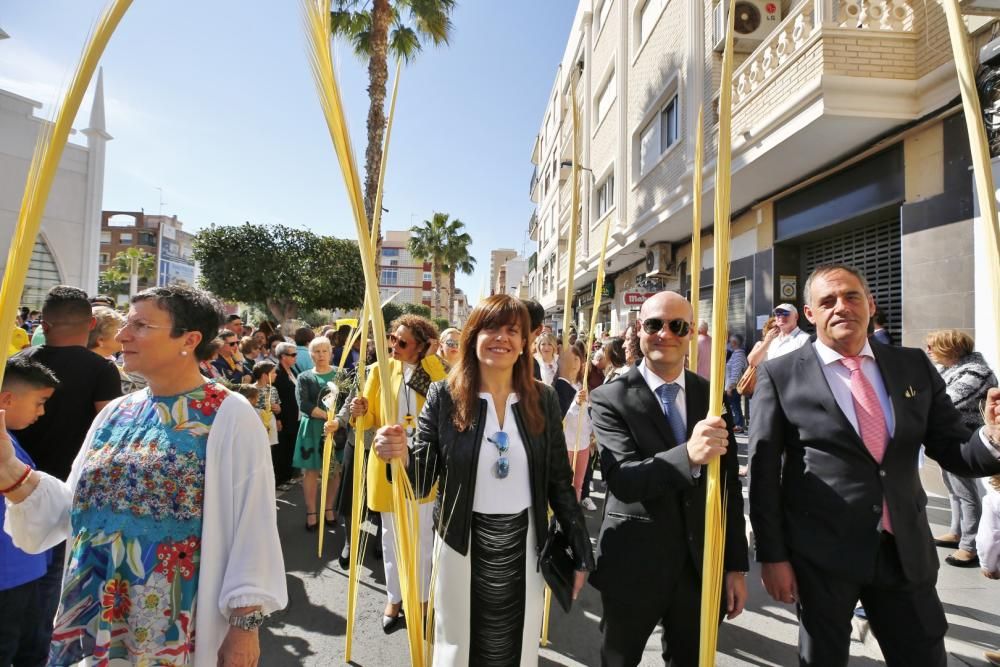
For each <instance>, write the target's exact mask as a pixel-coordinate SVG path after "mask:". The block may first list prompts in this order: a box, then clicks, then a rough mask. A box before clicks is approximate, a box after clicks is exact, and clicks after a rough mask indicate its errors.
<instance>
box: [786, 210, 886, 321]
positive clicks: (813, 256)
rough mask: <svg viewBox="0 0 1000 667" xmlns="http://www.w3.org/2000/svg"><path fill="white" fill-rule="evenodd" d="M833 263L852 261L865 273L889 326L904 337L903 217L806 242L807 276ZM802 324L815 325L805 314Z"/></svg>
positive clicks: (804, 255)
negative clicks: (811, 323) (901, 222)
mask: <svg viewBox="0 0 1000 667" xmlns="http://www.w3.org/2000/svg"><path fill="white" fill-rule="evenodd" d="M831 263H838V264H848V265H850V266H853V267H854V268H856V269H858V270H860V271H861V272H862V273H864V275H865V278H867V279H868V285H869V287H871V290H872V295H873V296H874V297H875V304H876V306H877V307H878V309H879V310H881V311H882V312H883V313H884V314H885V316H886V318H887V319H888V320H889V322H888V325H887V326H886V328H887V329H888V330H889V332H890V333H892V337H893V339H894V340H896V341H899V340H902V334H903V330H902V323H903V290H902V273H903V269H902V262H901V259H900V224H899V218H898V217H896V218H892V219H891V220H886V221H885V222H880V223H876V224H872V225H866V226H864V227H860V228H855V229H852V230H850V231H847V232H844V233H841V234H837V235H835V236H831V237H829V238H825V239H822V240H818V241H812V242H810V243H807V244H805V245H803V246H802V275H803V276H808V275H809V274H810V273H811V272H812V270H813V269H815V268H816V267H817V266H820V265H822V264H831ZM803 282H804V279H803ZM804 297H805V295H803V298H804ZM799 324H800V326H802V328H803V329H805V328H806V327H810V329H811V326H810V325H809V323H808V322H807V321H806V319H805V317H802V318H801V320H800V323H799Z"/></svg>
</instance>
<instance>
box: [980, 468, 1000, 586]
mask: <svg viewBox="0 0 1000 667" xmlns="http://www.w3.org/2000/svg"><path fill="white" fill-rule="evenodd" d="M983 483H984V484H987V485H988V484H989V480H987V479H984V480H983ZM976 552H977V553H978V555H979V566H980V567H981V568H982V569H984V570H987V571H989V572H997V571H1000V491H997V490H996V489H994V488H988V490H987V491H986V495H985V496H983V514H982V517H981V518H980V519H979V533H978V534H977V535H976Z"/></svg>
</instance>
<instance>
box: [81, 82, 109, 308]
mask: <svg viewBox="0 0 1000 667" xmlns="http://www.w3.org/2000/svg"><path fill="white" fill-rule="evenodd" d="M83 134H84V135H85V136H86V137H87V190H86V201H85V204H84V206H85V213H84V215H85V219H84V228H83V245H84V248H86V253H85V254H84V259H83V267H82V272H81V273H82V276H81V277H82V283H83V284H82V285H80V286H81V287H82V288H83V289H85V290H86V291H87V292H88V293H89V294H96V293H97V278H98V271H99V268H98V262H99V254H100V248H101V211H102V208H103V203H104V160H105V151H106V148H107V143H108V141H110V140H111V138H112V137H111V135H110V134H108V130H107V128H106V127H105V120H104V69H103V68H102V69H99V70H98V71H97V85H96V86H95V87H94V104H93V106H92V107H90V127H88V128H87V129H86V130H83Z"/></svg>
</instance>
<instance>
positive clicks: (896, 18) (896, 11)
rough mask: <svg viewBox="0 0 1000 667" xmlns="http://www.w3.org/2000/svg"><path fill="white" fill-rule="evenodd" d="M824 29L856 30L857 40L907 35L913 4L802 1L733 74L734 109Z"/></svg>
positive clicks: (887, 0) (906, 0) (869, 0)
mask: <svg viewBox="0 0 1000 667" xmlns="http://www.w3.org/2000/svg"><path fill="white" fill-rule="evenodd" d="M824 27H827V28H844V29H847V30H850V31H852V32H856V33H857V37H858V39H862V38H866V37H869V38H871V37H874V38H876V39H877V38H879V36H881V35H885V34H886V33H909V34H912V33H913V7H912V6H911V5H910V0H806V2H803V3H802V4H800V5H799V6H798V7H796V8H794V9H793V10H792V11H791V12H790V13H789V15H788V16H786V17H785V19H784V20H783V21H782V22H781V23H780V24H778V26H777V27H776V28H775V29H774V31H773V32H771V34H770V35H768V36H767V38H766V39H765V40H764V42H763V43H762V44H761V45H760V46H759V47H757V48H756V49H755V50H754V52H753V53H751V54H750V57H749V58H747V59H746V61H744V62H743V63H742V64H741V65H740V66H739V68H738V69H737V70H736V71H735V72H734V73H733V107H734V111H735V110H737V109H739V107H741V106H742V105H744V104H745V103H747V102H748V101H749V100H750V99H751V98H753V97H755V96H756V94H757V93H758V92H759V91H761V90H764V89H766V88H767V87H768V86H769V85H770V84H771V83H772V81H773V80H774V79H776V78H777V77H778V76H780V74H781V72H782V71H784V70H785V69H786V68H787V67H788V66H789V65H790V64H791V62H792V61H794V60H797V59H798V58H799V57H800V56H802V55H803V54H805V53H806V52H807V51H808V50H809V47H810V46H812V44H813V43H814V42H815V40H817V39H819V36H820V34H821V32H822V28H824Z"/></svg>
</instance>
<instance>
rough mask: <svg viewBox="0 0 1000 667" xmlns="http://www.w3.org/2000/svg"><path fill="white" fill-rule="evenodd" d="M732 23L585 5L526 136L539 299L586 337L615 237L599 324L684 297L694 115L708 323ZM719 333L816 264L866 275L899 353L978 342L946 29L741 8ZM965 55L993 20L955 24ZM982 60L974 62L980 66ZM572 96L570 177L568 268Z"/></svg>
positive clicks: (667, 0) (710, 10)
mask: <svg viewBox="0 0 1000 667" xmlns="http://www.w3.org/2000/svg"><path fill="white" fill-rule="evenodd" d="M724 11H725V10H724V8H723V7H721V6H720V5H719V3H718V2H714V1H713V0H686V1H685V0H581V2H580V4H579V7H578V10H577V14H576V17H575V20H574V24H573V27H572V29H571V30H570V34H569V35H568V40H567V45H566V49H565V52H564V56H563V59H562V61H561V63H560V64H559V65H558V67H557V68H556V73H555V78H554V82H553V87H552V90H551V92H550V95H549V99H548V104H547V106H546V109H545V112H544V114H543V117H542V119H541V120H542V122H541V126H540V129H539V132H538V135H537V136H536V138H535V140H534V143H533V146H532V151H531V161H532V163H533V164H534V165H535V171H534V173H533V175H532V179H531V186H530V196H531V199H532V201H534V202H535V203H536V209H535V211H534V213H533V215H532V218H531V221H530V222H529V227H528V231H529V235H530V238H531V239H532V240H533V241H535V243H536V257H535V261H534V262H533V268H532V270H531V272H530V274H529V278H528V283H529V285H530V286H531V287H530V289H531V293H532V296H533V297H534V298H536V299H538V300H539V301H540V302H541V303H542V305H543V306H545V308H546V311H547V313H549V314H550V316H551V317H552V318H553V319H554V320H555V321H559V320H560V318H561V315H562V313H563V312H564V310H565V308H566V307H567V304H566V303H565V301H566V299H565V297H564V290H565V285H566V282H567V277H568V276H569V274H570V272H572V273H573V276H574V291H573V294H572V295H571V297H570V303H569V304H568V307H569V308H571V309H572V310H573V315H574V320H575V321H576V323H577V326H578V327H584V328H585V326H586V324H585V323H586V322H589V319H590V313H591V308H592V304H593V301H594V295H593V291H594V280H595V277H596V273H597V271H596V269H597V261H598V254H599V252H600V244H601V238H602V236H603V233H604V226H605V225H609V226H610V229H609V233H610V240H609V243H608V248H607V260H606V261H607V282H608V285H607V287H606V289H605V291H604V297H603V298H602V305H601V310H600V318H599V320H600V322H601V323H602V327H603V328H605V329H606V330H608V329H609V330H610V331H612V332H615V333H617V332H620V331H622V330H623V329H624V328H625V327H626V326H627V325H628V324H629V322H630V321H633V320H634V319H635V316H636V314H637V311H638V307H639V305H641V303H642V301H643V300H644V299H645V298H646V295H648V294H650V293H652V292H655V291H657V290H660V289H674V290H678V291H680V292H682V293H684V294H687V295H688V296H690V295H689V294H688V293H689V288H690V284H691V280H690V265H691V261H690V260H691V257H690V255H691V238H692V235H693V234H692V232H693V229H694V224H693V220H692V202H693V194H694V193H693V176H694V154H695V144H696V139H697V117H698V113H699V110H701V111H702V113H703V114H704V129H703V134H702V140H703V144H704V163H703V172H702V177H703V180H704V185H703V192H702V197H703V206H702V211H703V214H702V219H701V220H700V221H699V229H700V234H701V244H702V249H703V250H702V255H703V256H702V260H701V267H702V275H701V286H702V290H701V294H700V295H699V296H700V299H699V302H700V314H699V317H700V318H702V319H707V320H711V316H712V312H711V311H712V304H711V299H710V295H711V289H712V271H711V268H712V227H713V220H712V217H713V197H714V185H715V184H714V176H715V166H716V150H717V136H718V111H717V103H718V93H719V86H720V82H721V53H720V51H719V47H720V40H721V36H722V28H721V26H724V14H723V12H724ZM736 12H737V16H736V17H735V18H736V19H737V21H736V23H737V26H738V27H737V38H738V39H737V40H736V46H737V48H736V51H737V53H736V69H735V73H734V77H733V80H732V82H730V85H732V90H733V122H732V130H733V137H732V139H733V149H732V169H733V176H732V218H731V219H732V239H731V247H730V259H731V276H730V278H731V282H730V285H729V295H730V305H729V323H730V327H731V329H732V330H733V331H734V332H737V333H741V334H744V335H745V336H746V337H747V339H748V341H752V340H753V339H754V337H755V336H756V335H758V333H759V332H758V329H759V324H760V322H761V320H762V318H763V317H765V316H766V315H767V314H768V313H769V312H770V310H771V309H772V308H773V306H774V304H776V303H780V302H784V301H789V302H792V303H795V304H797V305H801V303H802V300H803V299H802V294H801V286H802V284H803V283H804V280H805V276H806V275H808V273H809V271H811V270H812V268H814V267H815V266H816V265H818V264H821V263H826V262H831V261H842V262H848V263H851V264H854V265H856V266H858V267H859V268H862V269H863V270H865V272H866V273H867V275H868V277H869V280H870V282H871V284H872V287H873V290H874V292H875V297H876V301H877V303H878V307H879V308H880V309H881V310H883V312H885V314H886V315H887V317H888V320H889V329H890V331H892V332H893V333H894V334H896V336H897V340H902V341H903V342H904V343H905V344H911V345H914V344H920V343H921V342H922V340H923V336H924V335H925V334H926V332H927V331H929V330H931V329H936V328H946V327H947V328H960V329H965V330H968V331H970V332H973V333H976V334H978V336H977V337H982V336H983V335H985V334H986V332H985V331H983V327H977V326H976V320H977V318H981V317H982V316H983V315H984V314H985V315H986V316H987V317H988V316H989V313H988V311H987V309H985V308H984V307H982V304H980V307H978V308H977V306H976V298H977V297H976V292H977V290H976V289H975V284H976V280H977V277H979V276H981V275H984V274H985V269H984V267H985V264H984V262H985V257H984V256H983V253H982V252H981V245H982V244H980V243H976V240H975V239H976V232H975V225H974V223H973V210H972V202H973V189H972V179H971V173H970V171H969V164H970V159H969V148H968V140H967V137H966V133H965V125H964V120H963V118H962V115H961V113H962V111H961V104H960V102H959V101H958V99H957V96H958V84H957V78H956V74H955V70H954V65H953V62H952V60H951V47H950V43H949V39H948V32H947V24H946V21H945V17H944V13H943V10H942V8H941V7H940V5H938V4H937V3H926V5H922V4H920V3H917V2H913V1H912V0H876V1H875V2H865V3H862V2H860V0H784V1H782V2H766V1H758V0H739V2H737V9H736ZM967 21H968V25H969V28H970V30H971V31H972V32H973V43H974V45H975V46H976V47H978V46H981V45H983V44H985V43H986V42H988V41H989V32H990V31H989V29H988V28H989V26H990V25H991V24H992V23H993V22H994V19H993V17H991V16H985V17H967ZM977 52H978V49H977ZM573 88H575V89H576V99H577V105H578V109H579V118H580V124H579V128H578V136H579V145H578V146H577V149H576V155H577V162H578V166H579V167H580V171H579V172H578V173H579V176H580V178H579V180H580V191H579V207H578V212H579V216H580V220H581V224H580V226H579V227H578V229H577V232H578V233H577V245H576V252H575V258H574V262H573V264H572V266H571V265H570V262H569V260H570V255H571V252H570V250H571V249H570V248H569V241H568V239H569V224H570V220H571V217H572V216H571V211H572V201H573V197H572V195H573V193H572V180H573V179H572V164H573V153H574V151H573V131H572V125H573V124H572V104H571V101H570V100H571V98H570V91H571V90H572V89H573Z"/></svg>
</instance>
